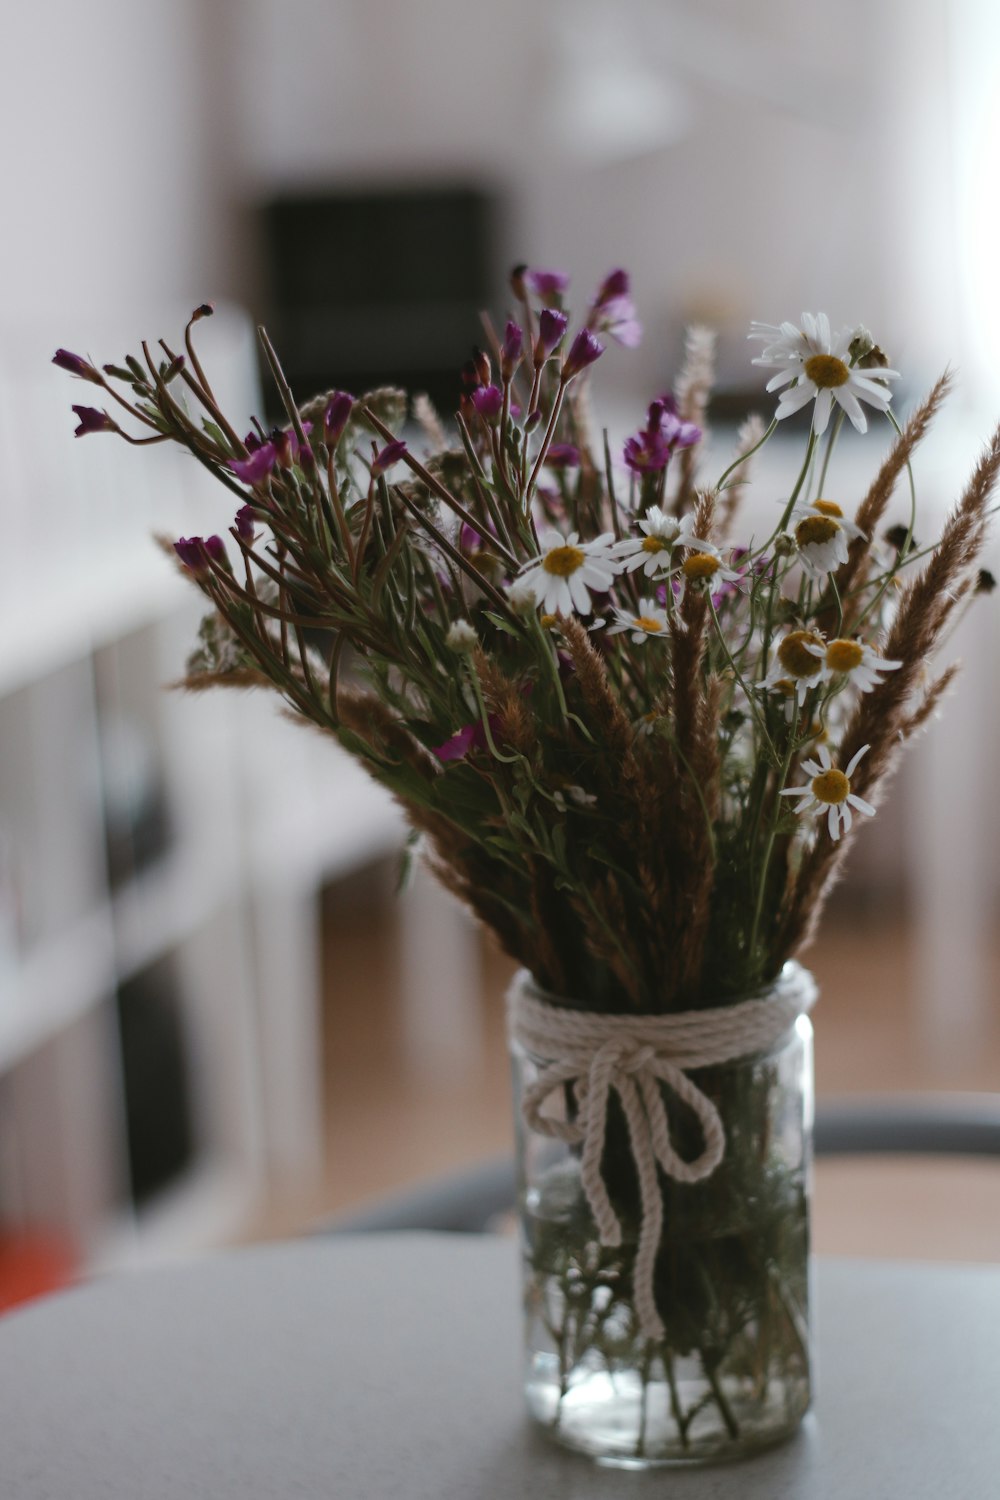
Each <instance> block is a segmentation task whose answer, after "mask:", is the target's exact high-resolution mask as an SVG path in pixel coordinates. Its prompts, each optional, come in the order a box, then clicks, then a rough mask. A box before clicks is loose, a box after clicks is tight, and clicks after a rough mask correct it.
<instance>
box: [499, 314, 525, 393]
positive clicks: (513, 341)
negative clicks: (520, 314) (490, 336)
mask: <svg viewBox="0 0 1000 1500" xmlns="http://www.w3.org/2000/svg"><path fill="white" fill-rule="evenodd" d="M523 343H524V331H523V330H522V328H521V325H520V324H519V323H515V322H513V320H508V323H507V327H506V329H505V330H504V337H503V348H502V349H501V351H500V373H501V374H502V376H503V378H504V380H509V379H510V378H511V376H512V375H513V373H514V371H515V370H516V369H517V367H518V365H519V364H520V363H521V349H522V345H523Z"/></svg>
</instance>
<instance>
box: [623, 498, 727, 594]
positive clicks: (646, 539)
mask: <svg viewBox="0 0 1000 1500" xmlns="http://www.w3.org/2000/svg"><path fill="white" fill-rule="evenodd" d="M693 526H694V517H693V516H692V515H686V516H679V517H678V516H672V515H669V514H668V513H667V512H666V511H664V510H661V509H660V507H659V506H658V505H651V506H650V507H649V509H648V510H647V511H646V514H645V517H644V519H643V520H641V521H640V522H639V530H640V531H642V532H643V533H644V535H643V536H629V537H625V538H624V539H623V540H622V541H620V542H616V543H615V545H614V546H613V547H612V549H611V550H612V552H613V553H614V554H615V556H616V557H619V558H621V559H623V561H624V565H625V567H624V570H625V572H626V573H634V572H635V570H636V569H637V568H642V571H643V572H644V573H645V575H646V577H647V578H652V577H653V576H654V575H655V574H657V573H664V572H666V571H667V569H668V568H669V567H670V554H671V553H672V551H673V549H674V548H675V547H698V548H706V549H711V543H710V542H706V541H704V540H702V538H701V537H697V536H694V535H693V534H692V527H693Z"/></svg>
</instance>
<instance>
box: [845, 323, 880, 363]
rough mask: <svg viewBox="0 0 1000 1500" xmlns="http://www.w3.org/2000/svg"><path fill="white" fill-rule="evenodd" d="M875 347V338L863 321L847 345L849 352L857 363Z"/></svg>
mask: <svg viewBox="0 0 1000 1500" xmlns="http://www.w3.org/2000/svg"><path fill="white" fill-rule="evenodd" d="M874 347H875V340H874V339H873V338H872V336H871V334H870V333H869V331H868V329H867V328H866V327H865V325H864V324H863V323H859V324H858V326H857V328H855V330H854V332H853V333H852V334H851V342H850V343H849V344H848V346H847V352H848V354H849V355H850V356H851V359H852V360H853V361H854V363H855V364H857V362H858V360H859V359H863V358H864V357H865V355H866V354H867V353H868V352H869V351H870V350H872V349H874Z"/></svg>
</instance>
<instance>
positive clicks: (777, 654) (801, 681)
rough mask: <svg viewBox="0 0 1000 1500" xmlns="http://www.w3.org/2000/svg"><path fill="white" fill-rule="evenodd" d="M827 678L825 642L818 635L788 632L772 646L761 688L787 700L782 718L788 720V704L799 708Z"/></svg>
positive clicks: (805, 632) (816, 632)
mask: <svg viewBox="0 0 1000 1500" xmlns="http://www.w3.org/2000/svg"><path fill="white" fill-rule="evenodd" d="M829 676H830V671H829V668H828V667H827V665H826V641H824V639H823V637H822V636H821V635H820V633H819V631H818V630H790V631H789V632H788V634H787V635H786V636H783V637H782V639H781V640H780V641H779V642H778V644H777V645H776V646H775V648H774V660H773V661H772V663H771V670H770V671H769V672H768V674H767V676H766V677H765V678H764V681H763V683H762V684H761V686H762V687H763V688H764V689H765V690H766V691H769V692H775V693H779V694H781V695H782V696H783V697H785V698H787V699H789V700H791V701H790V702H789V703H786V705H785V717H786V718H789V719H790V718H791V712H790V708H791V704H792V703H798V705H799V706H800V707H802V705H804V703H805V701H806V697H807V695H808V694H809V693H810V692H811V691H812V689H813V688H816V687H819V686H820V684H821V683H823V682H826V681H827V680H828V678H829Z"/></svg>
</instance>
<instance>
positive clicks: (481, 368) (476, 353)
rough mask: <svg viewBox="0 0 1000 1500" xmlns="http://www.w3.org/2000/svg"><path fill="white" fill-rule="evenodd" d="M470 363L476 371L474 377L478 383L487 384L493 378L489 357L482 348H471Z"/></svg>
mask: <svg viewBox="0 0 1000 1500" xmlns="http://www.w3.org/2000/svg"><path fill="white" fill-rule="evenodd" d="M472 364H473V368H474V369H475V372H476V378H477V380H478V381H479V384H480V385H489V383H490V381H491V380H492V379H493V369H492V367H491V365H490V357H489V355H488V354H486V353H485V351H484V350H482V349H473V351H472Z"/></svg>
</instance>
